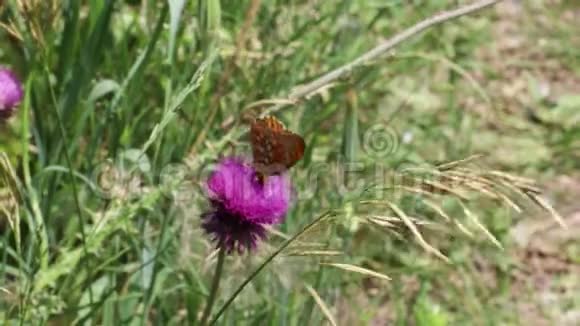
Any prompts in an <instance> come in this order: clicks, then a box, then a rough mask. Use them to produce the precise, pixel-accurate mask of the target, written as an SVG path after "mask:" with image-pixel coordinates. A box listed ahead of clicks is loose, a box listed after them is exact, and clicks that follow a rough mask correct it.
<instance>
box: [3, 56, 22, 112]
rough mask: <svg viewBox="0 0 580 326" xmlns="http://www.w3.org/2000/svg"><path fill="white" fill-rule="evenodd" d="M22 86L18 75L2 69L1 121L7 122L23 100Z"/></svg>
mask: <svg viewBox="0 0 580 326" xmlns="http://www.w3.org/2000/svg"><path fill="white" fill-rule="evenodd" d="M22 94H23V92H22V85H21V84H20V81H19V80H18V78H17V77H16V75H15V74H14V73H13V72H12V71H10V70H9V69H6V68H1V67H0V120H6V119H8V118H9V117H10V116H12V113H13V112H14V109H15V107H16V106H17V105H18V104H19V103H20V101H21V100H22Z"/></svg>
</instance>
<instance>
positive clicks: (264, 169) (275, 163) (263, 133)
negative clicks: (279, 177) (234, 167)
mask: <svg viewBox="0 0 580 326" xmlns="http://www.w3.org/2000/svg"><path fill="white" fill-rule="evenodd" d="M250 142H251V144H252V155H253V156H254V167H255V169H256V170H257V171H258V173H259V178H260V180H261V181H263V179H264V177H266V176H269V175H275V174H280V173H282V172H284V171H286V170H288V169H290V168H291V167H292V166H294V165H295V164H296V163H297V162H298V161H299V160H300V159H301V158H302V156H304V148H305V147H306V144H305V143H304V139H303V138H302V137H301V136H300V135H298V134H295V133H293V132H291V131H288V130H286V128H284V125H282V123H281V122H280V121H279V120H278V119H276V118H274V117H272V116H267V117H265V118H263V119H256V120H254V121H253V122H252V125H251V127H250Z"/></svg>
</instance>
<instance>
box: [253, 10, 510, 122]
mask: <svg viewBox="0 0 580 326" xmlns="http://www.w3.org/2000/svg"><path fill="white" fill-rule="evenodd" d="M500 1H502V0H480V1H476V2H474V3H472V4H469V5H466V6H463V7H460V8H457V9H454V10H450V11H444V12H442V13H439V14H436V15H434V16H432V17H429V18H427V19H425V20H422V21H420V22H419V23H417V24H415V25H414V26H412V27H410V28H408V29H406V30H404V31H402V32H401V33H399V34H396V35H395V36H393V37H391V38H390V39H388V40H386V41H384V42H382V43H380V44H379V45H378V46H376V47H375V48H373V49H371V50H370V51H368V52H366V53H364V54H363V55H361V56H360V57H358V58H356V59H355V60H353V61H351V62H349V63H347V64H345V65H343V66H341V67H338V68H336V69H334V70H332V71H330V72H328V73H326V74H324V75H322V76H321V77H319V78H317V79H315V80H313V81H311V82H309V83H307V84H305V85H299V86H297V87H295V88H294V90H292V91H291V92H290V94H289V95H288V100H289V101H290V102H295V101H297V100H300V99H302V98H304V97H306V96H308V95H309V94H312V93H313V92H315V91H317V90H319V89H320V88H321V87H324V86H325V85H328V84H329V83H332V82H334V81H336V80H337V79H339V78H341V77H343V76H344V75H346V74H348V73H349V72H351V71H352V70H353V69H354V68H356V67H358V66H360V65H362V64H364V63H366V62H368V61H370V60H373V59H376V58H378V57H380V56H381V55H383V54H385V53H387V52H388V51H390V50H392V49H393V48H395V47H396V46H397V45H399V44H401V43H402V42H404V41H406V40H407V39H409V38H411V37H413V36H415V35H417V34H419V33H421V32H423V31H425V30H426V29H428V28H431V27H433V26H435V25H439V24H441V23H444V22H446V21H449V20H452V19H455V18H458V17H461V16H464V15H467V14H471V13H474V12H476V11H479V10H482V9H484V8H487V7H489V6H492V5H494V4H496V3H498V2H500ZM285 105H286V104H284V103H283V104H278V105H275V106H273V107H271V108H270V109H269V110H266V111H268V112H273V111H277V110H279V109H281V108H282V107H284V106H285ZM266 111H264V113H263V115H265V114H266Z"/></svg>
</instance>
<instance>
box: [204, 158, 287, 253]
mask: <svg viewBox="0 0 580 326" xmlns="http://www.w3.org/2000/svg"><path fill="white" fill-rule="evenodd" d="M207 188H208V197H209V200H210V202H211V206H212V209H211V210H210V211H209V212H206V213H204V214H203V215H202V219H203V222H202V227H203V229H204V230H205V232H206V233H208V234H209V235H210V236H211V237H212V240H214V241H215V242H217V245H218V246H224V247H225V249H226V250H227V251H228V253H231V252H232V251H233V250H237V251H238V252H239V253H242V252H243V251H244V250H246V249H247V250H252V249H255V248H256V245H257V243H258V241H259V240H262V239H264V238H265V237H266V229H265V225H271V224H279V223H281V222H282V221H283V220H284V218H285V216H286V213H287V212H288V208H289V207H290V203H291V201H292V186H291V184H290V180H289V179H288V177H287V176H285V175H273V176H269V177H268V178H266V179H265V181H264V183H263V184H262V183H261V182H260V181H259V179H258V177H257V174H256V170H255V169H254V168H253V167H252V165H251V164H249V163H247V162H245V161H244V160H243V159H240V158H226V159H223V160H222V161H221V162H220V163H219V164H218V166H217V168H216V169H215V170H214V172H213V173H212V174H211V175H210V177H209V179H208V180H207Z"/></svg>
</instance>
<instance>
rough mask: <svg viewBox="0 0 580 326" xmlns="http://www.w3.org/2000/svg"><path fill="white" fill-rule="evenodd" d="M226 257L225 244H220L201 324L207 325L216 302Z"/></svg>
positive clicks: (202, 325)
mask: <svg viewBox="0 0 580 326" xmlns="http://www.w3.org/2000/svg"><path fill="white" fill-rule="evenodd" d="M225 257H226V249H225V246H220V249H219V253H218V260H217V264H216V266H215V272H214V274H213V280H212V282H211V290H210V292H209V297H208V298H207V304H206V305H205V309H204V311H203V315H202V317H201V322H200V323H199V324H200V325H201V326H205V325H207V319H208V318H209V315H210V314H211V308H212V307H213V304H214V302H215V298H216V296H217V292H218V288H219V286H220V279H221V278H222V271H223V269H224V260H225Z"/></svg>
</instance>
